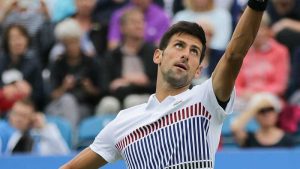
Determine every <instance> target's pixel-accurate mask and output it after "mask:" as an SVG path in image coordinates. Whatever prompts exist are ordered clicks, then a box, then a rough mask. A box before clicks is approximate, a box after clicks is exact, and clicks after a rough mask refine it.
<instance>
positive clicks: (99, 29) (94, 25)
mask: <svg viewBox="0 0 300 169" xmlns="http://www.w3.org/2000/svg"><path fill="white" fill-rule="evenodd" d="M95 5H96V0H75V6H76V13H75V14H74V15H73V16H71V17H69V18H68V19H70V18H72V19H73V20H74V21H76V22H77V23H78V25H79V26H80V29H81V31H82V35H81V37H80V48H81V49H82V52H83V53H84V54H85V55H86V56H89V57H95V56H98V57H101V56H103V55H104V53H105V52H106V50H107V39H106V36H107V27H105V26H104V25H101V23H100V22H99V21H98V20H96V19H95V18H93V16H92V14H93V11H94V9H95V7H96V6H95ZM64 51H65V48H64V45H63V44H61V43H57V44H56V45H55V46H54V48H53V49H52V50H51V53H50V62H53V61H55V60H56V59H57V57H58V56H59V55H61V54H62V53H64Z"/></svg>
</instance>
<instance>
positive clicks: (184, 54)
mask: <svg viewBox="0 0 300 169" xmlns="http://www.w3.org/2000/svg"><path fill="white" fill-rule="evenodd" d="M189 56H190V51H189V50H188V49H185V50H183V51H182V53H181V59H183V60H185V61H188V60H189Z"/></svg>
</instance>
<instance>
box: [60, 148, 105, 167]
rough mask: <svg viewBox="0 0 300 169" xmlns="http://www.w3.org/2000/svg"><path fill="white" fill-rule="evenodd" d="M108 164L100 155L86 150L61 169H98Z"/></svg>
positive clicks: (88, 149)
mask: <svg viewBox="0 0 300 169" xmlns="http://www.w3.org/2000/svg"><path fill="white" fill-rule="evenodd" d="M106 163H107V162H106V161H105V160H104V159H103V158H102V157H101V156H100V155H98V154H97V153H95V152H94V151H92V150H91V149H90V148H86V149H84V150H83V151H82V152H81V153H79V154H78V155H77V156H76V157H75V158H74V159H72V160H71V161H70V162H68V163H67V164H65V165H64V166H62V167H61V168H60V169H87V168H88V169H98V168H99V167H101V166H103V165H105V164H106Z"/></svg>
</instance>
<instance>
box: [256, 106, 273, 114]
mask: <svg viewBox="0 0 300 169" xmlns="http://www.w3.org/2000/svg"><path fill="white" fill-rule="evenodd" d="M272 111H275V109H274V107H272V106H270V107H264V108H261V109H260V110H259V111H258V113H259V114H266V113H268V112H272Z"/></svg>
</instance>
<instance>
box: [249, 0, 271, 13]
mask: <svg viewBox="0 0 300 169" xmlns="http://www.w3.org/2000/svg"><path fill="white" fill-rule="evenodd" d="M267 5H268V0H249V1H248V6H249V7H250V8H251V9H253V10H255V11H264V10H265V9H266V8H267Z"/></svg>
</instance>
